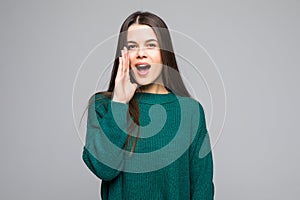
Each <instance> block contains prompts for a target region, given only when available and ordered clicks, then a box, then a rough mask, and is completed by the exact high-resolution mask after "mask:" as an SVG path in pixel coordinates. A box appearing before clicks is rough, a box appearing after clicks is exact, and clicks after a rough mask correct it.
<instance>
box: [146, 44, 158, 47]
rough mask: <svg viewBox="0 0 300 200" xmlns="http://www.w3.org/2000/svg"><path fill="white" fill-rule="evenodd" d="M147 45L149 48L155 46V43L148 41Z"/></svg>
mask: <svg viewBox="0 0 300 200" xmlns="http://www.w3.org/2000/svg"><path fill="white" fill-rule="evenodd" d="M147 46H148V47H150V48H155V47H156V44H155V43H149V44H147Z"/></svg>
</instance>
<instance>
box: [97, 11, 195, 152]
mask: <svg viewBox="0 0 300 200" xmlns="http://www.w3.org/2000/svg"><path fill="white" fill-rule="evenodd" d="M132 24H140V25H148V26H150V27H151V28H152V29H153V31H154V33H155V34H156V37H157V39H158V43H159V46H160V53H161V58H162V64H163V66H165V67H163V69H162V80H163V84H164V86H165V88H166V89H167V90H168V91H170V92H173V93H174V94H176V95H179V96H186V97H190V94H189V92H188V91H187V89H186V87H185V85H184V83H183V80H182V78H181V76H180V73H179V69H178V66H177V62H176V58H175V54H174V52H173V45H172V41H171V36H170V32H169V30H168V27H167V25H166V24H165V22H164V21H163V20H162V19H161V18H160V17H158V16H157V15H155V14H153V13H150V12H141V11H137V12H134V13H132V14H131V15H129V16H128V17H127V19H126V20H125V21H124V22H123V24H122V26H121V29H120V34H119V38H118V44H117V49H116V56H115V60H114V64H113V69H112V72H111V78H110V83H109V86H108V89H107V91H105V92H99V93H101V94H104V95H105V96H107V97H109V98H111V96H112V92H113V90H114V87H115V78H116V75H117V71H118V66H119V59H118V57H120V56H121V49H123V47H124V46H127V31H128V28H129V27H130V26H131V25H132ZM137 90H138V91H140V88H137ZM96 100H97V99H96ZM129 115H130V116H131V117H132V119H133V122H134V123H135V124H136V125H138V131H137V136H136V137H135V140H134V142H133V145H132V148H131V153H132V152H134V149H135V147H136V143H137V139H138V135H139V132H140V129H139V128H140V126H139V125H140V123H139V116H140V112H139V107H138V102H137V101H136V100H135V99H134V98H132V99H131V100H130V101H129ZM129 115H128V116H127V117H130V116H129ZM127 119H129V118H127ZM134 123H131V124H130V125H129V127H128V133H130V134H128V137H127V141H126V143H125V145H124V149H126V147H127V146H128V144H129V142H130V139H131V137H132V135H133V132H134V129H135V127H136V126H135V124H134Z"/></svg>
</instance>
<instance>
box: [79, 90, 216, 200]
mask: <svg viewBox="0 0 300 200" xmlns="http://www.w3.org/2000/svg"><path fill="white" fill-rule="evenodd" d="M134 98H135V99H136V100H138V101H139V108H140V126H141V129H140V136H142V137H140V138H139V139H138V142H137V146H136V148H135V152H134V154H133V157H132V158H128V155H129V154H123V153H122V151H121V149H122V148H123V147H124V144H125V142H126V138H127V134H126V127H127V126H128V122H127V120H126V114H127V112H128V105H127V104H123V103H118V102H114V101H111V100H110V99H109V98H107V97H104V96H103V95H101V94H96V95H94V96H93V98H91V100H92V101H95V103H92V104H91V106H90V107H89V111H88V121H87V133H86V134H87V135H86V143H85V146H84V149H83V155H82V157H83V160H84V162H85V164H86V165H87V166H88V168H89V169H90V170H91V171H92V172H93V173H94V174H95V175H96V176H97V177H98V178H100V179H101V180H102V184H101V198H102V199H103V200H144V199H145V200H188V199H195V200H211V199H214V183H213V159H212V153H211V151H210V143H209V137H208V134H207V129H206V124H205V116H204V111H203V108H202V106H201V104H200V103H199V102H197V101H195V100H193V99H192V98H188V97H179V96H176V95H175V94H173V93H168V94H153V93H136V94H135V96H134ZM147 126H148V128H147ZM143 127H144V128H143ZM105 138H106V139H109V141H110V142H111V143H110V142H108V141H107V140H106V139H105ZM133 138H134V137H133ZM178 138H180V139H179V140H178ZM176 139H177V140H176ZM132 141H133V140H131V143H130V144H132ZM186 144H188V145H186ZM110 145H113V146H114V147H115V148H112V146H110ZM168 145H169V146H171V147H170V148H169V149H168V150H167V151H163V150H164V148H165V147H166V146H168ZM117 147H119V148H120V149H119V151H118V150H116V149H118V148H117ZM130 147H131V146H130V145H129V146H128V147H127V148H126V150H127V151H130ZM200 150H201V151H200ZM155 151H161V152H162V153H161V154H159V155H160V156H157V157H153V156H152V157H151V156H150V153H152V152H155ZM200 152H202V154H203V152H204V154H203V155H205V156H204V157H203V155H202V154H199V153H200ZM138 154H140V155H146V156H147V155H149V159H146V160H145V159H140V157H138V156H137V155H138ZM155 155H156V154H155ZM176 155H179V156H176ZM126 156H127V157H126ZM124 158H126V159H124ZM135 158H136V159H135ZM134 159H135V162H133V160H134ZM131 161H132V162H131ZM148 161H149V163H148ZM162 163H167V164H166V165H165V166H163V167H162V168H161V164H162ZM148 168H149V170H148V171H145V169H148Z"/></svg>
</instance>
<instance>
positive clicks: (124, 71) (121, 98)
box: [112, 47, 138, 103]
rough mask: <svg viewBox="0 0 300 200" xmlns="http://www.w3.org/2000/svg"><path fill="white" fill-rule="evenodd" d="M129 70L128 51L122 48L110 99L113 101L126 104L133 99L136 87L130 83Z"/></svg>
mask: <svg viewBox="0 0 300 200" xmlns="http://www.w3.org/2000/svg"><path fill="white" fill-rule="evenodd" d="M129 70H130V69H129V57H128V50H127V48H126V47H124V49H123V50H121V57H119V66H118V72H117V75H116V79H115V88H114V92H113V97H112V100H113V101H116V102H121V103H128V102H129V101H130V99H131V98H132V97H133V95H134V92H135V90H136V89H137V86H138V85H137V84H136V83H132V82H131V81H130V75H129Z"/></svg>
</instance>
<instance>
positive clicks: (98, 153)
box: [82, 95, 128, 181]
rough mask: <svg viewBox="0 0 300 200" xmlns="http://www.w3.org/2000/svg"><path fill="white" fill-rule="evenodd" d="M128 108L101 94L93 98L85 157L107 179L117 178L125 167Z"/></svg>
mask: <svg viewBox="0 0 300 200" xmlns="http://www.w3.org/2000/svg"><path fill="white" fill-rule="evenodd" d="M99 97H100V98H99ZM127 111H128V105H127V104H124V103H119V102H114V101H111V100H110V99H109V98H107V97H104V96H102V95H101V96H100V95H94V96H93V97H92V98H91V100H90V106H89V108H88V117H87V129H86V140H85V146H84V148H83V154H82V159H83V161H84V163H85V164H86V165H87V167H88V168H89V169H90V170H91V171H92V172H93V173H94V174H95V175H96V176H97V177H98V178H100V179H102V180H104V181H109V180H112V179H114V178H115V177H117V176H118V175H119V173H120V172H121V170H122V168H123V166H124V159H123V156H124V154H123V147H124V144H125V142H126V138H127V135H126V133H125V130H126V126H127V123H126V115H127Z"/></svg>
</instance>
